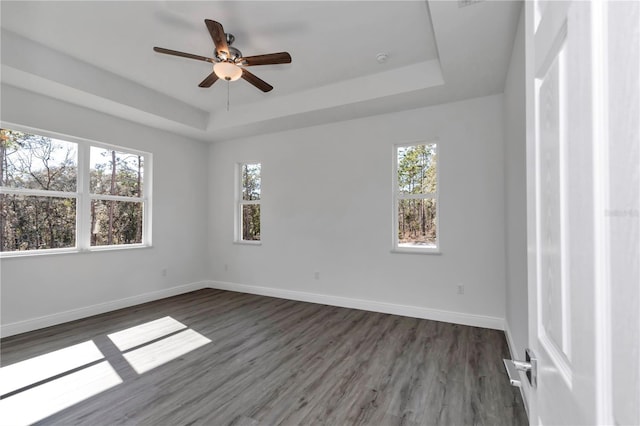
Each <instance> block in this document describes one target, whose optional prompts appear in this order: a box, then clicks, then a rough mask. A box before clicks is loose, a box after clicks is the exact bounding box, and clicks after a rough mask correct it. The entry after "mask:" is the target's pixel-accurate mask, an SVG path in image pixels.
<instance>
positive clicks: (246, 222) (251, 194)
mask: <svg viewBox="0 0 640 426" xmlns="http://www.w3.org/2000/svg"><path fill="white" fill-rule="evenodd" d="M239 166H240V167H239V169H240V179H239V181H240V187H239V193H238V204H237V206H238V207H237V218H238V226H237V233H238V236H237V238H236V239H237V240H238V241H245V242H259V241H260V190H261V185H262V181H261V179H262V178H261V175H260V171H261V167H260V163H243V164H240V165H239Z"/></svg>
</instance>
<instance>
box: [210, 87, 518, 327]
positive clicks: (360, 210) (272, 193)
mask: <svg viewBox="0 0 640 426" xmlns="http://www.w3.org/2000/svg"><path fill="white" fill-rule="evenodd" d="M502 102H503V98H502V95H496V96H490V97H484V98H478V99H472V100H467V101H462V102H456V103H452V104H445V105H439V106H434V107H429V108H422V109H417V110H411V111H406V112H399V113H394V114H387V115H381V116H375V117H369V118H364V119H359V120H353V121H344V122H338V123H333V124H328V125H322V126H317V127H312V128H305V129H299V130H292V131H288V132H282V133H276V134H269V135H264V136H260V137H253V138H247V139H239V140H232V141H227V142H224V143H218V144H215V145H212V146H211V149H210V163H209V173H210V191H211V192H210V209H209V210H210V218H209V219H210V249H211V253H210V256H211V258H210V267H211V272H210V274H211V276H212V277H213V279H214V280H215V281H217V284H216V285H220V286H222V287H225V288H243V289H245V290H246V289H250V291H255V290H256V289H258V288H262V287H266V288H269V289H270V291H267V292H266V293H269V294H287V295H288V296H290V297H294V298H295V297H296V293H295V292H304V293H314V294H321V295H324V296H327V297H325V298H324V300H327V301H331V298H335V300H338V299H339V298H349V300H356V301H357V300H360V301H362V300H365V301H372V302H377V303H381V304H395V305H399V306H405V307H406V306H412V307H418V308H420V309H424V310H425V312H426V316H429V315H430V314H432V313H434V312H435V313H436V314H437V312H441V311H446V312H454V313H460V314H461V316H462V317H465V316H466V317H468V318H470V322H471V323H477V324H479V325H486V326H495V327H496V328H501V327H502V319H503V318H504V315H505V312H504V311H505V307H504V303H505V297H504V293H505V271H506V266H505V245H504V244H505V225H504V223H505V216H504V215H505V210H504V195H505V191H504V185H505V183H504V165H503V161H504V145H503V123H502V111H503V109H502V108H503V106H502ZM432 138H439V141H440V142H439V144H440V145H439V155H440V157H439V166H440V191H441V193H440V238H441V247H442V254H441V255H417V254H397V253H391V252H390V249H391V235H392V225H391V214H392V212H391V206H392V198H391V196H392V188H391V178H392V172H391V170H392V160H393V153H394V151H393V145H394V144H396V143H403V142H413V141H418V142H419V141H430V140H432ZM237 162H261V163H262V179H263V180H262V185H263V186H262V188H263V192H262V196H263V200H262V227H261V230H262V245H261V246H247V245H240V244H233V215H234V208H233V202H234V165H235V164H236V163H237ZM520 172H522V170H520ZM225 265H226V268H225ZM316 271H317V272H319V273H320V279H319V280H315V279H314V272H316ZM459 283H461V284H464V285H465V287H466V291H465V294H464V295H458V294H456V285H457V284H459ZM238 284H239V285H248V286H259V287H251V288H249V287H239V286H238ZM263 290H264V289H263ZM259 291H262V290H259ZM263 293H264V291H263ZM340 300H342V301H344V299H340ZM347 304H348V303H347ZM358 306H361V305H358ZM412 312H415V310H413V311H412ZM418 315H419V314H418ZM436 316H437V315H436ZM474 316H477V317H474ZM440 317H442V318H444V317H443V316H440ZM445 317H446V316H445ZM472 317H473V318H472ZM485 320H486V321H485ZM463 322H464V321H463Z"/></svg>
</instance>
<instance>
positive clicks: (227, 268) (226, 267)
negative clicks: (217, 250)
mask: <svg viewBox="0 0 640 426" xmlns="http://www.w3.org/2000/svg"><path fill="white" fill-rule="evenodd" d="M224 271H225V272H228V271H229V264H228V263H225V264H224Z"/></svg>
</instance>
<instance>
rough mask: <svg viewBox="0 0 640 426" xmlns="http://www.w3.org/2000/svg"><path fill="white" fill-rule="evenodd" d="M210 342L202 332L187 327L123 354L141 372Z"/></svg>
mask: <svg viewBox="0 0 640 426" xmlns="http://www.w3.org/2000/svg"><path fill="white" fill-rule="evenodd" d="M210 342H211V340H210V339H207V338H206V337H204V336H203V335H202V334H200V333H197V332H195V331H193V330H191V329H188V330H185V331H182V332H180V333H178V334H174V335H173V336H169V337H167V338H165V339H162V340H159V341H157V342H154V343H150V344H148V345H146V346H143V347H141V348H139V349H135V350H132V351H130V352H127V353H125V354H123V356H124V358H125V359H126V360H127V361H128V362H129V364H130V365H131V367H133V369H134V370H136V372H137V373H138V374H142V373H145V372H147V371H149V370H153V369H154V368H156V367H159V366H161V365H162V364H165V363H167V362H169V361H171V360H174V359H176V358H178V357H180V356H182V355H184V354H186V353H188V352H191V351H192V350H194V349H197V348H199V347H200V346H204V345H206V344H207V343H210Z"/></svg>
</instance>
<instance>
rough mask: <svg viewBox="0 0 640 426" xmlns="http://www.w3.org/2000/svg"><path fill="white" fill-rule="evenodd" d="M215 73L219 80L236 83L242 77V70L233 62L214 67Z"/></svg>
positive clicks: (217, 64)
mask: <svg viewBox="0 0 640 426" xmlns="http://www.w3.org/2000/svg"><path fill="white" fill-rule="evenodd" d="M213 72H215V73H216V75H217V76H218V78H220V79H222V80H227V81H236V80H237V79H239V78H240V77H242V68H240V67H239V66H237V65H236V64H233V63H231V62H218V63H216V64H215V65H214V66H213Z"/></svg>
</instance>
